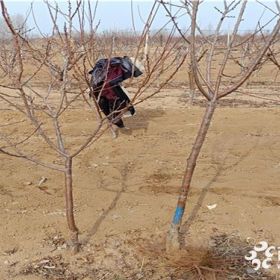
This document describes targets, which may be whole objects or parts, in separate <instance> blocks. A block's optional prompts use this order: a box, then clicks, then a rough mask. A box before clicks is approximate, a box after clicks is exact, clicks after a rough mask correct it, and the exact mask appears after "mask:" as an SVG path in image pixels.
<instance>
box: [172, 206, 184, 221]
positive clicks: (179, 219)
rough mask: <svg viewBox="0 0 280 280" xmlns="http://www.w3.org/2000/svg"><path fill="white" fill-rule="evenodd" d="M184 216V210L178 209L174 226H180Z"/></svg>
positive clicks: (174, 218)
mask: <svg viewBox="0 0 280 280" xmlns="http://www.w3.org/2000/svg"><path fill="white" fill-rule="evenodd" d="M183 214H184V208H183V207H177V208H176V211H175V214H174V217H173V224H175V225H178V224H179V223H180V221H181V219H182V216H183Z"/></svg>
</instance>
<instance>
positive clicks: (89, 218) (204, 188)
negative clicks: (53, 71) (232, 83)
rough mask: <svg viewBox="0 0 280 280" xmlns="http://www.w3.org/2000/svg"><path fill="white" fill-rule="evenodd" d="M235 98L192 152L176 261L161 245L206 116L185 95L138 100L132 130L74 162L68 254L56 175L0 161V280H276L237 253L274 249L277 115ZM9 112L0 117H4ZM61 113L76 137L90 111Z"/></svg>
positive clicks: (279, 165)
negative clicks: (72, 237) (75, 240)
mask: <svg viewBox="0 0 280 280" xmlns="http://www.w3.org/2000/svg"><path fill="white" fill-rule="evenodd" d="M261 90H263V89H260V90H259V91H261ZM235 98H237V99H236V100H235V101H234V102H228V103H227V102H225V104H222V105H223V106H221V107H219V108H218V109H217V112H216V115H215V117H214V121H213V123H212V126H211V128H210V131H209V134H208V136H207V141H206V143H205V146H204V148H203V150H202V153H201V155H200V158H199V161H198V165H197V169H196V172H195V176H194V180H193V183H192V188H191V192H190V196H189V200H188V204H187V209H186V213H185V219H184V225H183V230H182V231H183V233H182V236H183V242H184V243H185V246H186V248H187V249H186V251H185V252H183V253H182V255H180V256H179V255H176V256H172V257H170V256H167V255H166V254H165V253H164V238H165V233H166V231H167V230H168V225H169V223H170V220H171V218H172V215H173V212H174V208H175V205H176V200H177V193H178V189H179V187H180V183H181V180H182V176H183V172H184V168H185V163H186V159H187V155H188V153H189V151H190V149H191V146H192V143H193V141H194V137H195V135H196V131H197V129H198V125H199V122H200V119H201V116H202V114H203V108H202V106H198V105H195V106H193V107H192V108H187V105H186V99H185V95H184V90H183V89H176V90H175V89H169V90H167V91H166V92H165V93H164V94H162V95H159V96H157V97H154V98H153V99H151V100H150V101H148V102H147V103H143V104H141V105H140V106H139V107H138V109H137V115H136V116H135V117H133V118H129V119H126V120H125V121H126V123H127V125H128V126H129V127H130V128H131V133H130V134H123V133H120V134H119V137H118V138H117V139H115V140H112V139H111V136H110V134H109V133H107V134H106V135H104V137H103V138H102V139H101V140H100V141H99V142H98V143H97V144H96V145H93V146H91V147H90V148H89V149H87V150H86V151H85V152H84V153H83V154H81V155H80V156H79V157H78V158H77V159H76V160H75V162H74V188H75V192H74V195H75V204H76V217H77V223H78V226H79V229H80V231H81V240H82V242H83V248H82V252H81V253H79V254H77V255H75V256H71V254H70V253H69V252H68V251H67V249H65V247H66V243H65V238H67V230H66V220H65V215H64V187H63V176H62V175H61V174H59V173H56V172H54V171H49V170H47V169H44V168H41V167H39V166H34V165H31V164H29V163H27V162H25V161H22V160H20V159H14V158H10V157H7V156H5V155H2V154H0V159H1V161H0V164H1V172H0V209H1V210H0V279H1V280H2V279H3V280H8V279H15V280H35V279H36V280H38V279H56V280H58V279H87V280H88V279H106V280H107V279H108V280H111V279H115V280H117V279H118V280H121V279H170V280H171V279H178V280H179V279H204V278H202V276H199V274H201V275H204V277H205V279H277V278H276V277H277V276H265V275H264V273H263V274H262V273H253V271H252V269H250V265H249V264H248V263H246V262H245V261H244V259H243V257H244V254H245V253H246V252H248V250H249V248H251V247H250V246H252V244H255V243H256V242H258V241H261V240H266V241H268V242H269V244H271V245H280V236H279V230H280V216H279V214H278V213H279V209H280V208H279V207H280V195H279V179H280V175H279V170H280V153H279V151H280V141H279V140H280V122H279V108H278V107H277V106H267V107H265V106H261V105H260V106H256V104H255V103H253V102H251V103H250V102H244V100H243V99H238V96H235ZM251 101H254V100H251ZM197 103H198V104H199V105H201V102H197ZM250 104H253V105H254V106H250ZM11 114H13V112H12V111H9V110H1V122H5V121H6V120H7V119H8V118H10V117H11ZM66 117H67V123H68V125H69V133H70V135H73V137H75V139H78V137H79V134H80V133H81V131H83V128H84V127H83V126H87V125H88V124H89V123H90V120H89V121H88V122H85V121H84V120H85V119H86V118H87V112H86V110H84V109H83V108H76V109H73V110H72V111H71V114H68V115H67V116H66ZM23 125H24V124H23ZM33 150H34V151H35V152H36V153H37V154H41V155H43V157H44V158H46V159H47V158H48V156H49V155H48V152H47V150H45V148H44V147H41V146H40V145H38V146H37V147H33ZM42 177H46V178H47V180H46V181H45V182H44V183H43V184H42V185H41V186H40V187H38V182H39V181H40V179H41V178H42ZM213 204H217V206H216V208H214V209H212V210H209V209H208V208H207V205H208V206H209V205H213ZM203 267H204V268H203ZM211 269H212V270H211ZM218 270H226V271H224V272H220V271H218ZM276 273H277V271H276ZM279 274H280V271H279ZM198 276H199V277H201V278H195V277H198Z"/></svg>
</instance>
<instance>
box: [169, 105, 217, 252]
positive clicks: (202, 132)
mask: <svg viewBox="0 0 280 280" xmlns="http://www.w3.org/2000/svg"><path fill="white" fill-rule="evenodd" d="M215 108H216V100H211V101H209V102H208V104H207V107H206V110H205V113H204V116H203V120H202V123H201V125H200V128H199V131H198V133H197V136H196V139H195V142H194V145H193V147H192V150H191V153H190V155H189V158H188V161H187V167H186V171H185V174H184V178H183V182H182V187H181V191H180V194H179V198H178V203H177V207H176V211H175V213H174V217H173V220H172V223H171V226H170V230H169V233H168V235H167V240H166V249H167V251H171V250H177V249H180V242H179V231H180V226H181V223H182V217H183V214H184V211H185V206H186V201H187V196H188V193H189V189H190V184H191V181H192V177H193V174H194V170H195V167H196V162H197V158H198V156H199V153H200V151H201V148H202V146H203V143H204V141H205V138H206V135H207V132H208V129H209V126H210V123H211V120H212V117H213V115H214V112H215Z"/></svg>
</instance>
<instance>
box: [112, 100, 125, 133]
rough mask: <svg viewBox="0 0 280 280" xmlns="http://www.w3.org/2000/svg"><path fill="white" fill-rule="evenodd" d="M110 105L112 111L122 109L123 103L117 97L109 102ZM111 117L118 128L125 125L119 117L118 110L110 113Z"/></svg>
mask: <svg viewBox="0 0 280 280" xmlns="http://www.w3.org/2000/svg"><path fill="white" fill-rule="evenodd" d="M111 106H112V112H114V111H118V110H122V109H123V108H124V107H125V104H124V102H123V101H122V100H121V99H119V98H117V99H115V100H114V101H113V102H112V103H111ZM112 118H113V123H114V124H115V125H116V126H118V127H119V128H124V127H125V125H124V123H123V120H122V119H121V113H120V112H116V113H114V114H113V115H112Z"/></svg>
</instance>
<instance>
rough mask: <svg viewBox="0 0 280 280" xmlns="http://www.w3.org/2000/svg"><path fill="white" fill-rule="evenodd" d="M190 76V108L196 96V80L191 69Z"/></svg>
mask: <svg viewBox="0 0 280 280" xmlns="http://www.w3.org/2000/svg"><path fill="white" fill-rule="evenodd" d="M188 75H189V84H190V94H189V106H192V105H193V101H194V95H195V80H194V76H193V72H192V70H191V69H189V71H188Z"/></svg>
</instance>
